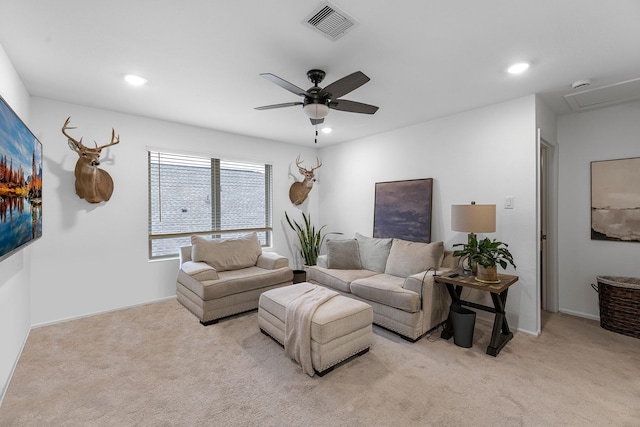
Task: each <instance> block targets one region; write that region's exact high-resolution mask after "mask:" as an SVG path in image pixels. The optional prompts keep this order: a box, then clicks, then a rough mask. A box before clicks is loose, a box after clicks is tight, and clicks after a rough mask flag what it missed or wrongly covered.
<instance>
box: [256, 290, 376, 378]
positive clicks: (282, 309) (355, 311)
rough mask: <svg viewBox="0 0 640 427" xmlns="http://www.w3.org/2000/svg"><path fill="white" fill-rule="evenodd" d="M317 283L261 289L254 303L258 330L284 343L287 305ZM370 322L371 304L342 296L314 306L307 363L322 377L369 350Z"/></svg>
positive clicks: (370, 337)
mask: <svg viewBox="0 0 640 427" xmlns="http://www.w3.org/2000/svg"><path fill="white" fill-rule="evenodd" d="M317 286H318V285H313V284H311V283H309V282H302V283H297V284H295V285H290V286H284V287H281V288H277V289H271V290H269V291H266V292H263V293H262V294H261V295H260V299H259V302H258V324H259V326H260V330H261V331H262V333H264V334H265V335H268V336H270V337H271V338H273V339H274V340H275V341H277V342H278V343H279V344H280V345H282V346H284V338H285V335H284V320H285V313H286V308H287V304H288V303H289V302H290V301H292V300H293V299H295V298H297V297H298V296H300V295H301V294H303V293H305V292H307V291H308V290H309V289H311V288H313V287H317ZM372 324H373V309H372V308H371V306H370V305H369V304H367V303H364V302H362V301H358V300H354V299H351V298H348V297H345V296H343V295H337V296H335V297H333V298H331V299H330V300H328V301H327V302H325V303H324V304H322V305H321V306H320V307H318V309H317V310H316V311H315V313H314V314H313V317H312V318H311V362H312V365H313V369H314V371H315V373H316V374H318V375H319V376H323V375H324V374H326V373H327V372H330V371H332V370H333V369H334V368H335V367H336V366H337V365H338V364H341V363H344V362H347V361H349V360H351V359H352V358H354V357H357V356H360V355H362V354H364V353H366V352H367V351H369V347H371V340H372V336H373V327H372Z"/></svg>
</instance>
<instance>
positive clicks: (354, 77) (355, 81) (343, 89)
mask: <svg viewBox="0 0 640 427" xmlns="http://www.w3.org/2000/svg"><path fill="white" fill-rule="evenodd" d="M369 80H371V79H370V78H369V77H367V76H366V75H365V74H364V73H363V72H362V71H356V72H355V73H352V74H349V75H348V76H345V77H343V78H341V79H340V80H336V81H335V82H333V83H331V84H330V85H328V86H326V87H325V88H324V89H322V90H321V91H320V93H319V95H325V94H330V95H331V99H336V98H340V97H341V96H343V95H346V94H348V93H349V92H351V91H352V90H355V89H357V88H359V87H360V86H362V85H363V84H365V83H366V82H368V81H369Z"/></svg>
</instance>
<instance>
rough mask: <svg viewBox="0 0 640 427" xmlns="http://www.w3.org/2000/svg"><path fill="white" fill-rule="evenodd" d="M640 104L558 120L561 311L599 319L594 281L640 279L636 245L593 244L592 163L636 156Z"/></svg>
mask: <svg viewBox="0 0 640 427" xmlns="http://www.w3.org/2000/svg"><path fill="white" fill-rule="evenodd" d="M638 135H640V103H639V102H634V103H629V104H624V105H619V106H615V107H609V108H604V109H600V110H594V111H590V112H584V113H579V114H571V115H566V116H562V117H560V118H559V119H558V144H559V146H560V186H559V215H558V223H559V258H558V263H559V281H560V295H559V297H560V311H562V312H565V313H570V314H576V315H579V316H584V317H590V318H594V319H598V318H599V316H600V314H599V308H598V294H597V293H596V292H595V291H594V290H593V289H591V286H590V284H591V283H596V278H597V276H608V275H611V276H631V277H640V271H639V270H638V260H639V259H640V243H637V242H635V243H634V242H610V241H600V240H591V209H590V207H591V177H590V176H591V175H590V174H591V169H590V167H591V165H590V163H591V162H592V161H597V160H610V159H620V158H628V157H640V142H639V140H638Z"/></svg>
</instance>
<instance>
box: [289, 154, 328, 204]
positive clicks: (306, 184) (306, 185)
mask: <svg viewBox="0 0 640 427" xmlns="http://www.w3.org/2000/svg"><path fill="white" fill-rule="evenodd" d="M316 162H317V166H316V167H314V168H311V169H305V168H303V167H302V166H300V165H301V164H302V160H300V156H298V157H296V166H297V167H298V170H299V171H300V174H301V175H302V181H296V182H294V183H293V184H291V188H289V199H290V200H291V203H293V204H294V205H296V206H297V205H300V204H302V202H304V201H305V200H306V199H307V196H308V195H309V192H310V191H311V188H313V183H314V182H316V178H315V173H314V171H315V170H316V169H318V168H319V167H320V166H322V162H321V161H320V159H318V158H317V157H316Z"/></svg>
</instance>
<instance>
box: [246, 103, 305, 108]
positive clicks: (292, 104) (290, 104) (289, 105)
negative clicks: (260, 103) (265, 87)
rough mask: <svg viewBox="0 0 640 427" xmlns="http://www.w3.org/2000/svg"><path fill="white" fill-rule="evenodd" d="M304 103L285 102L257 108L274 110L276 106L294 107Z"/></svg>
mask: <svg viewBox="0 0 640 427" xmlns="http://www.w3.org/2000/svg"><path fill="white" fill-rule="evenodd" d="M295 105H302V102H285V103H284V104H273V105H265V106H264V107H255V110H273V109H274V108H283V107H293V106H295Z"/></svg>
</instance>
